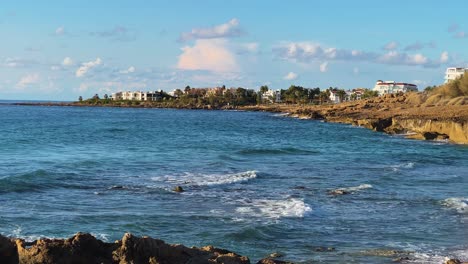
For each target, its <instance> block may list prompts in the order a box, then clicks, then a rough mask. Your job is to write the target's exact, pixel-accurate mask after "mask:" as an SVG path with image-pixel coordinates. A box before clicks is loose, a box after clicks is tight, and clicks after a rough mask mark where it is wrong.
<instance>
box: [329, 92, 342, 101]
mask: <svg viewBox="0 0 468 264" xmlns="http://www.w3.org/2000/svg"><path fill="white" fill-rule="evenodd" d="M328 98H329V99H330V102H332V103H334V104H339V103H341V99H340V96H339V95H338V91H333V90H331V91H330V96H329V97H328Z"/></svg>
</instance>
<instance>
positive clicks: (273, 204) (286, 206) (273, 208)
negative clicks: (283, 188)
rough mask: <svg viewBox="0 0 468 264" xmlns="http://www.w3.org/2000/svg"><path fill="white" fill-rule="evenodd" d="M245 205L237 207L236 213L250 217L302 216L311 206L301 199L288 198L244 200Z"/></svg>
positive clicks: (309, 210) (310, 209)
mask: <svg viewBox="0 0 468 264" xmlns="http://www.w3.org/2000/svg"><path fill="white" fill-rule="evenodd" d="M244 205H245V206H241V207H238V208H237V209H236V212H237V213H240V214H243V215H248V216H252V217H265V218H270V219H278V218H283V217H297V218H302V217H304V216H305V215H306V214H307V213H308V212H311V211H312V208H310V206H309V205H308V204H306V203H304V201H303V200H301V199H295V198H289V199H286V200H264V199H258V200H251V201H244Z"/></svg>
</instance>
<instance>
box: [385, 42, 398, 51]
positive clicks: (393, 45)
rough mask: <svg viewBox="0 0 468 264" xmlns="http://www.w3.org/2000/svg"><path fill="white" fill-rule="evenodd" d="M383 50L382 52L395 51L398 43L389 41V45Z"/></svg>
mask: <svg viewBox="0 0 468 264" xmlns="http://www.w3.org/2000/svg"><path fill="white" fill-rule="evenodd" d="M383 48H384V50H395V49H397V48H398V42H396V41H390V42H389V43H387V44H385V46H384V47H383Z"/></svg>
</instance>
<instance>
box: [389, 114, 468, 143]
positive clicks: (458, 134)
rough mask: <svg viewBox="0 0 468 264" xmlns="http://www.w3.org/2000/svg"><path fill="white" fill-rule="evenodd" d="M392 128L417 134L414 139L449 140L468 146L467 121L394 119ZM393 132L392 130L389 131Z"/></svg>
mask: <svg viewBox="0 0 468 264" xmlns="http://www.w3.org/2000/svg"><path fill="white" fill-rule="evenodd" d="M391 128H401V129H404V130H406V131H405V132H407V133H408V132H413V133H416V135H415V136H410V137H412V138H419V139H426V140H434V139H447V140H450V141H452V142H456V143H460V144H468V122H467V121H464V122H462V121H460V122H457V121H450V120H448V121H432V120H418V119H403V120H399V119H397V118H394V119H393V123H392V127H391ZM389 131H391V130H389Z"/></svg>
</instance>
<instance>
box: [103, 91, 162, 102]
mask: <svg viewBox="0 0 468 264" xmlns="http://www.w3.org/2000/svg"><path fill="white" fill-rule="evenodd" d="M161 98H162V90H159V91H154V92H142V91H133V92H132V91H126V92H116V93H113V94H112V100H115V101H119V100H129V101H157V100H159V99H161Z"/></svg>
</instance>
